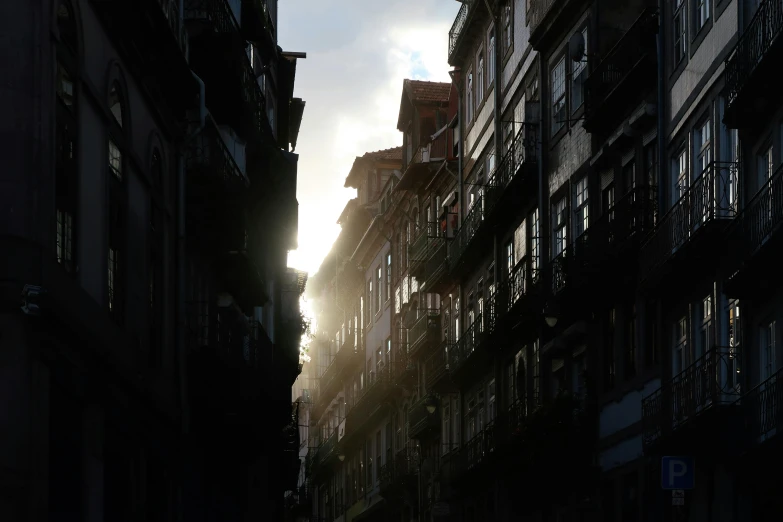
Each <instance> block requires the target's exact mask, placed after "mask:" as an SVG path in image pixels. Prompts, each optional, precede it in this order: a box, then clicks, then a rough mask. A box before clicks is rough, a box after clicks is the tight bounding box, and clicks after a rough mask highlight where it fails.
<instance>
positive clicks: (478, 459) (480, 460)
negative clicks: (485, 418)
mask: <svg viewBox="0 0 783 522" xmlns="http://www.w3.org/2000/svg"><path fill="white" fill-rule="evenodd" d="M495 450H496V447H495V424H494V423H490V424H488V425H487V426H486V427H485V428H484V429H482V430H481V431H479V432H478V433H477V434H476V435H474V436H473V437H471V439H470V440H469V441H468V442H466V443H465V444H464V445H463V446H462V448H460V449H459V453H458V454H457V455H456V456H452V457H451V459H450V460H451V462H450V466H449V467H450V469H449V480H450V481H452V482H462V481H467V480H469V481H470V482H472V483H475V482H477V481H480V480H481V479H483V478H484V477H485V473H482V471H489V469H490V468H489V466H482V465H483V464H487V463H488V462H489V461H490V459H491V458H492V457H494V456H496V455H497V452H496V451H495Z"/></svg>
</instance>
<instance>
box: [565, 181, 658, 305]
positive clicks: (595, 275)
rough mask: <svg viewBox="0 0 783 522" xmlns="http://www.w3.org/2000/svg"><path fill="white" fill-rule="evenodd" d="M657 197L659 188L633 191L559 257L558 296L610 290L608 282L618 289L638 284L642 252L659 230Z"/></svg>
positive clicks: (637, 188) (640, 188)
mask: <svg viewBox="0 0 783 522" xmlns="http://www.w3.org/2000/svg"><path fill="white" fill-rule="evenodd" d="M656 196H657V190H656V189H655V187H636V188H634V189H632V190H630V191H629V192H628V193H626V194H625V196H623V197H622V198H620V199H619V200H618V201H617V202H616V203H615V204H614V205H613V206H612V207H611V208H609V209H608V210H607V211H605V212H604V213H603V214H602V215H601V216H600V217H599V218H598V219H597V220H595V222H593V223H591V224H590V225H589V227H588V228H587V230H585V231H584V232H583V233H581V234H580V235H579V236H578V237H577V238H576V239H575V240H574V242H573V243H571V245H569V246H568V248H567V249H566V250H565V251H563V252H562V253H560V254H559V255H558V256H556V257H555V258H554V259H553V261H552V277H553V282H552V287H553V289H554V291H555V293H559V292H562V291H563V290H566V289H582V290H584V289H590V288H594V287H596V286H597V285H600V288H603V289H607V286H606V284H607V281H611V282H612V284H614V285H615V286H614V287H615V288H625V287H627V286H628V285H631V284H632V283H634V282H635V280H636V278H637V276H638V274H637V269H638V264H637V259H638V255H637V254H638V251H639V248H640V246H641V244H642V242H643V241H644V240H645V239H646V238H647V237H648V234H649V233H650V232H651V231H652V230H653V229H654V226H655V220H656V216H657V199H656ZM603 274H606V275H608V274H612V277H601V276H602V275H603Z"/></svg>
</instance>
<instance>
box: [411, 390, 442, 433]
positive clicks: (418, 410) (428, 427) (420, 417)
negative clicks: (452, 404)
mask: <svg viewBox="0 0 783 522" xmlns="http://www.w3.org/2000/svg"><path fill="white" fill-rule="evenodd" d="M428 408H429V409H433V410H434V411H433V412H432V413H430V412H429V409H428ZM439 409H440V408H439V407H438V400H437V399H436V398H435V396H434V395H432V394H429V395H425V396H423V397H422V398H420V399H419V400H418V401H416V402H415V403H414V404H413V406H411V409H410V413H409V414H408V436H409V437H410V438H412V439H417V440H418V439H421V438H424V436H425V435H427V434H437V433H439V431H440V414H439V412H438V410H439Z"/></svg>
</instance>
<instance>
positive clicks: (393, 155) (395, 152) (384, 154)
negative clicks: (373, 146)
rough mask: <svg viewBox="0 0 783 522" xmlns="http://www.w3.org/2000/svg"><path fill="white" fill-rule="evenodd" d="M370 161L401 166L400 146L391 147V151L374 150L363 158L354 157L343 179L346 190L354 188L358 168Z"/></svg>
mask: <svg viewBox="0 0 783 522" xmlns="http://www.w3.org/2000/svg"><path fill="white" fill-rule="evenodd" d="M368 161H370V162H372V161H380V162H383V161H388V162H394V163H399V164H400V165H402V146H400V147H392V148H391V149H383V150H376V151H373V152H366V153H365V154H364V155H363V156H356V159H355V160H354V162H353V165H352V166H351V171H350V172H349V173H348V176H347V177H346V178H345V187H346V188H356V184H355V183H356V177H357V175H358V173H359V170H358V167H359V166H360V165H361V164H363V163H366V162H368Z"/></svg>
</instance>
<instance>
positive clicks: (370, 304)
mask: <svg viewBox="0 0 783 522" xmlns="http://www.w3.org/2000/svg"><path fill="white" fill-rule="evenodd" d="M374 302H375V301H373V300H372V279H370V280H369V281H367V308H368V310H367V311H368V312H369V313H368V314H367V324H368V325H369V324H370V323H372V314H373V310H372V307H373V303H374Z"/></svg>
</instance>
